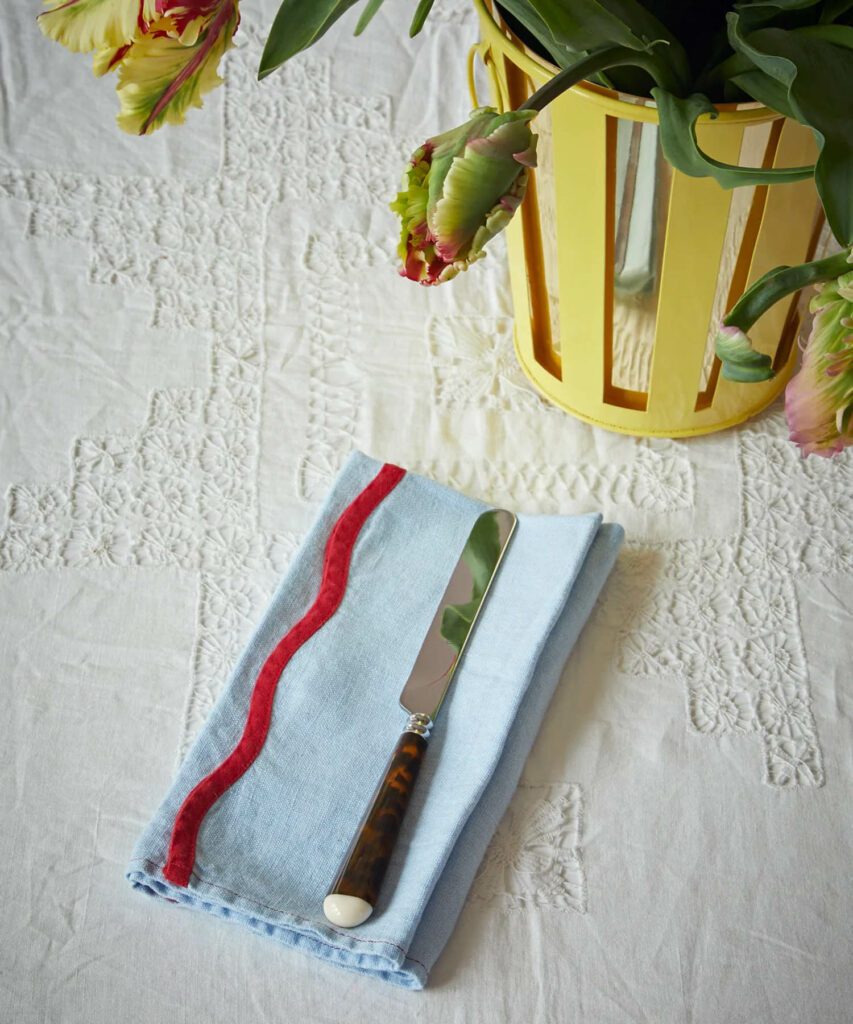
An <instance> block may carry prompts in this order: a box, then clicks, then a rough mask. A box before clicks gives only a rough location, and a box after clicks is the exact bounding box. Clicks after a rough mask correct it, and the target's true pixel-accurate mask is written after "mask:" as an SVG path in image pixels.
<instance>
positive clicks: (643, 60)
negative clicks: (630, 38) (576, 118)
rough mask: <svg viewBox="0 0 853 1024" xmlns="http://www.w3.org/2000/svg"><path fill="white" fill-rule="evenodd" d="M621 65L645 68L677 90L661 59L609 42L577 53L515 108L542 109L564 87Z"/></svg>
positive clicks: (565, 88)
mask: <svg viewBox="0 0 853 1024" xmlns="http://www.w3.org/2000/svg"><path fill="white" fill-rule="evenodd" d="M625 65H632V66H634V67H640V68H643V69H644V70H645V71H648V73H649V74H650V75H651V76H652V78H654V80H655V82H657V84H658V85H659V86H661V87H662V88H664V89H666V90H667V91H668V92H673V93H675V94H676V95H678V94H679V93H680V92H681V88H680V83H679V82H678V80H677V79H676V78H675V77H674V76H673V75H672V74H671V73H670V71H669V69H668V68H667V67H666V66H665V65H664V64H663V63H662V62H661V61H658V60H656V59H655V58H654V57H653V56H652V55H651V54H650V53H647V52H645V51H643V50H632V49H630V48H629V47H627V46H610V47H608V48H607V49H606V50H597V51H596V52H595V53H591V54H589V55H588V56H586V57H581V59H580V60H579V61H576V62H575V63H574V64H571V65H570V66H569V67H567V68H563V70H562V71H560V72H559V73H558V74H556V75H554V77H553V78H552V79H551V80H550V81H548V82H546V83H545V84H544V85H543V86H542V87H541V89H537V90H536V92H535V93H533V95H532V96H531V97H530V98H529V99H527V100H525V101H524V103H522V104H521V106H520V107H519V108H518V109H519V110H536V111H540V110H543V109H544V108H545V107H546V106H547V105H548V104H549V103H550V102H551V101H552V100H555V99H556V98H557V97H558V96H559V95H560V94H561V93H564V92H565V91H566V90H567V89H571V87H572V86H573V85H577V84H578V82H582V81H583V80H584V79H586V78H590V77H591V76H592V75H595V74H598V72H600V71H606V70H607V69H608V68H618V67H624V66H625Z"/></svg>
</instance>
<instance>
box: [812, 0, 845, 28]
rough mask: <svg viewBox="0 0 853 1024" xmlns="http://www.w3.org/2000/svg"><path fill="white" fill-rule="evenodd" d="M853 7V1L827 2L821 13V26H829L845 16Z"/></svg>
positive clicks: (833, 0)
mask: <svg viewBox="0 0 853 1024" xmlns="http://www.w3.org/2000/svg"><path fill="white" fill-rule="evenodd" d="M851 7H853V0H826V2H825V3H824V5H823V10H822V11H821V12H820V21H821V24H822V25H824V24H828V23H830V22H833V21H835V20H836V19H837V18H840V17H842V16H843V15H845V14H846V13H847V12H848V11H849V10H850V8H851Z"/></svg>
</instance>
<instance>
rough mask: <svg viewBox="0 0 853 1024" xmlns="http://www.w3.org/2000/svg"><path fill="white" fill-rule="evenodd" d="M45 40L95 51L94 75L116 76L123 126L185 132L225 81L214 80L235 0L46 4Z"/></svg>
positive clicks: (140, 131) (232, 24) (235, 16)
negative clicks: (191, 116) (194, 112)
mask: <svg viewBox="0 0 853 1024" xmlns="http://www.w3.org/2000/svg"><path fill="white" fill-rule="evenodd" d="M47 3H48V6H49V9H48V10H46V11H44V12H43V13H42V14H40V15H39V19H38V22H39V25H40V26H41V30H42V32H44V34H45V35H46V36H48V38H50V39H53V40H55V41H56V42H58V43H61V44H62V45H63V46H66V47H67V48H68V49H69V50H73V51H74V52H77V53H80V52H84V53H86V52H90V51H92V50H94V51H95V56H94V72H95V74H96V75H103V74H106V73H107V72H108V71H115V70H118V85H117V86H116V92H117V93H118V96H119V100H120V101H121V112H120V113H119V115H118V124H119V127H120V128H122V129H123V130H124V131H126V132H130V133H132V134H134V135H147V134H149V133H150V132H152V131H154V130H155V129H156V128H159V127H160V126H161V125H162V124H166V123H169V124H183V122H184V120H185V119H186V114H187V111H188V110H189V109H190V108H191V107H200V106H201V105H202V96H203V95H204V94H205V93H207V92H209V91H210V90H211V89H212V88H214V86H216V85H219V83H220V82H221V81H222V79H221V78H220V77H219V75H218V74H217V73H216V69H217V66H218V64H219V60H220V58H221V57H222V55H223V53H225V51H226V50H228V49H229V48H230V47H231V45H232V39H233V36H234V33H235V32H236V30H237V25H238V23H239V21H240V15H239V12H238V0H47Z"/></svg>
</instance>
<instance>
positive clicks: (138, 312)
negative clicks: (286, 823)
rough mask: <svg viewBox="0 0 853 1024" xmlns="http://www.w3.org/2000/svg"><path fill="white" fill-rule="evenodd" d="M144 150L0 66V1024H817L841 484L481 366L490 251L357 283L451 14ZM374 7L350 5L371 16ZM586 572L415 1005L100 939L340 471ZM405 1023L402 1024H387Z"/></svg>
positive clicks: (123, 930)
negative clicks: (587, 610) (566, 533)
mask: <svg viewBox="0 0 853 1024" xmlns="http://www.w3.org/2000/svg"><path fill="white" fill-rule="evenodd" d="M274 7H275V5H274V3H268V2H266V0H264V2H263V3H246V4H244V5H242V11H243V22H242V24H241V27H240V30H239V33H238V36H237V41H238V43H239V44H240V45H239V47H238V49H237V50H235V51H234V52H232V53H230V54H229V55H228V57H227V58H226V61H225V63H224V67H223V71H224V74H225V77H226V79H227V81H226V84H225V86H223V87H222V88H221V89H220V90H218V92H216V93H213V94H211V96H210V97H209V98H208V100H207V101H206V104H205V107H204V109H203V110H201V111H193V112H192V113H191V114H190V117H189V120H188V123H187V124H186V125H184V126H183V127H181V128H177V129H165V130H163V131H161V132H159V133H158V134H157V135H155V136H153V137H151V138H146V139H134V138H130V137H128V136H124V135H122V134H121V133H119V132H118V130H117V129H116V128H115V127H114V124H113V117H114V113H115V109H116V100H115V97H114V94H113V92H112V89H111V85H112V83H111V82H109V81H108V80H105V79H101V80H95V79H93V78H91V76H90V73H89V71H88V68H87V60H86V58H84V57H80V56H75V55H72V54H69V53H67V52H65V51H63V50H61V49H60V48H59V47H57V46H56V45H54V44H51V43H49V42H48V41H46V40H44V39H43V38H42V37H41V35H40V34H39V32H38V29H37V27H36V26H35V24H34V21H33V19H34V16H35V14H36V11H37V7H36V5H35V4H30V5H23V4H19V5H12V6H10V8H9V10H8V11H6V12H5V14H4V32H3V35H2V37H0V83H1V84H2V90H3V104H2V107H0V232H2V238H3V242H4V245H3V254H2V256H1V257H0V311H1V312H0V352H2V374H0V418H1V419H2V429H0V477H2V494H3V502H4V506H5V507H4V509H3V513H2V520H0V604H2V613H0V614H2V620H0V621H2V634H0V666H2V671H0V680H2V684H0V700H2V714H3V719H4V722H5V726H4V730H5V731H4V738H5V742H4V752H5V757H4V761H3V769H2V773H0V792H2V798H0V799H2V813H3V828H2V829H0V860H2V864H3V870H2V880H3V881H2V890H1V891H2V896H3V903H4V910H5V922H4V924H5V926H4V929H3V936H2V939H0V980H1V981H2V984H0V1019H2V1020H13V1021H15V1022H24V1024H28V1022H31V1021H32V1022H35V1021H40V1022H42V1021H50V1022H54V1021H56V1022H62V1024H76V1022H81V1024H82V1022H85V1024H107V1022H109V1024H113V1022H115V1021H124V1020H128V1021H131V1020H146V1021H151V1022H161V1021H163V1022H166V1021H169V1022H172V1021H174V1020H176V1019H186V1020H194V1021H195V1020H199V1021H209V1022H216V1021H228V1022H229V1024H244V1022H245V1024H248V1022H250V1021H251V1022H256V1021H263V1020H282V1019H287V1020H292V1019H293V1020H304V1021H306V1022H315V1021H317V1022H319V1021H330V1020H337V1019H340V1016H341V1013H342V1008H345V1009H346V1012H347V1016H348V1018H349V1019H352V1020H353V1021H354V1022H362V1021H364V1022H368V1021H371V1022H372V1021H374V1020H376V1019H377V1018H378V1017H383V1018H385V1019H391V1020H399V1019H401V1018H402V1017H403V1016H404V1015H408V1014H414V1015H415V1016H416V1017H417V1016H419V1017H420V1018H421V1019H424V1020H428V1021H442V1024H462V1022H465V1024H468V1022H472V1021H494V1020H536V1021H539V1020H542V1021H552V1020H553V1021H564V1020H565V1021H567V1020H588V1021H594V1022H596V1024H608V1022H614V1024H616V1022H618V1024H621V1022H628V1021H630V1022H635V1021H636V1022H640V1021H654V1022H655V1024H660V1022H671V1021H672V1022H681V1021H691V1022H702V1024H705V1022H707V1024H718V1022H720V1021H727V1022H728V1021H749V1022H757V1021H760V1022H773V1024H776V1022H791V1024H794V1022H802V1021H811V1020H820V1021H822V1022H827V1024H835V1022H839V1024H840V1022H842V1021H848V1020H849V1019H850V1017H851V1010H850V1007H851V1006H853V972H851V971H850V963H851V954H853V925H851V922H853V905H851V904H853V899H851V884H850V849H851V840H853V820H851V811H850V807H851V782H853V753H851V752H852V751H853V744H851V738H853V737H851V716H853V700H852V699H851V681H850V672H849V665H850V655H851V639H850V637H851V635H853V630H851V626H853V615H851V610H850V609H851V608H853V541H851V537H850V529H849V520H850V508H851V496H853V471H851V462H850V458H849V456H848V455H847V454H845V455H843V456H841V457H840V458H839V459H837V460H835V461H823V460H820V461H818V460H816V459H815V458H810V459H808V460H802V459H801V458H800V457H799V456H798V454H797V453H796V451H795V450H794V448H793V447H792V446H791V445H790V444H789V442H788V441H787V440H786V437H787V431H786V429H785V425H784V419H783V416H782V409H781V403H777V404H776V405H775V406H774V407H773V408H772V409H770V410H769V411H768V412H767V413H765V414H763V415H762V416H760V417H758V418H757V419H755V420H754V421H752V422H751V423H750V424H748V425H746V426H744V427H741V428H738V429H736V430H732V431H727V432H725V433H722V434H720V435H716V436H711V437H708V438H700V439H696V440H692V441H689V442H675V441H643V440H636V439H631V438H626V437H619V436H616V435H612V434H607V433H604V432H602V431H599V430H595V429H592V428H590V427H587V426H585V425H583V424H581V423H578V422H576V421H574V420H573V419H571V418H570V417H568V416H565V415H564V414H562V413H561V412H559V411H558V410H556V409H553V408H551V407H549V406H548V405H547V404H546V403H545V402H543V401H542V400H540V399H539V398H538V397H537V395H536V394H535V393H534V391H533V390H532V388H531V387H530V386H529V385H528V384H527V382H526V380H525V378H524V377H523V376H522V375H521V373H520V371H519V370H518V369H517V367H516V365H515V361H514V356H513V353H512V338H511V331H512V319H511V308H510V305H509V296H508V287H507V277H506V266H505V261H504V259H503V254H502V247H501V244H500V242H499V241H498V243H497V244H495V245H492V247H491V251H490V253H489V255H488V257H487V259H485V260H484V261H482V263H480V264H478V265H477V266H476V267H474V268H472V270H471V271H469V272H468V273H466V274H464V275H462V276H460V277H459V278H458V279H457V280H455V281H454V282H452V283H450V284H448V285H447V286H442V287H440V288H436V289H421V288H417V287H416V286H414V285H412V284H411V283H409V282H407V281H404V280H402V279H400V278H398V277H397V275H396V274H395V272H394V266H393V258H394V257H393V253H394V247H395V242H396V237H395V236H396V225H395V221H394V218H393V216H392V215H391V214H390V212H388V210H387V207H386V203H387V201H388V199H389V198H392V197H393V195H394V192H395V190H396V188H397V185H398V181H399V175H400V171H401V169H402V167H403V163H404V160H405V159H406V157H407V155H408V153H409V152H410V151H411V150H412V149H413V148H414V147H415V146H416V145H417V144H419V143H420V142H422V141H423V139H424V138H426V137H427V136H428V135H431V134H434V133H435V132H436V131H438V130H440V129H444V128H447V127H449V126H451V125H453V124H455V123H458V122H459V121H461V120H462V119H463V118H464V117H465V116H466V115H467V112H468V106H469V102H468V98H467V92H466V88H465V58H466V54H467V50H468V47H469V46H470V44H471V43H472V42H474V41H475V39H476V34H477V29H476V23H475V19H474V18H473V15H472V12H471V11H470V10H469V8H468V6H467V5H466V4H465V3H458V4H453V3H451V2H449V0H438V3H437V4H436V9H435V12H434V14H433V16H432V17H431V19H430V21H429V22H428V23H427V28H426V30H425V32H424V33H423V34H422V35H421V36H420V37H418V38H417V39H416V40H414V41H412V40H409V39H408V38H407V36H406V33H405V28H406V17H407V16H408V15H409V14H410V13H411V11H410V10H409V8H408V6H406V5H401V4H393V3H390V2H389V3H388V4H386V5H385V7H383V9H382V11H381V12H380V14H379V15H378V16H377V19H376V21H375V22H374V24H373V25H371V27H370V29H369V30H368V32H367V33H366V34H365V35H364V36H362V37H361V38H360V39H357V40H353V39H352V38H351V36H350V34H349V33H350V31H351V29H352V28H353V26H354V21H355V18H354V17H353V12H350V14H349V15H347V16H346V17H345V18H344V19H342V21H341V22H340V24H339V25H337V26H336V27H335V28H334V29H333V30H332V31H331V32H330V34H329V36H328V37H327V38H326V39H324V40H323V41H322V43H321V44H320V45H319V46H318V47H316V48H315V49H313V50H312V51H310V52H309V53H308V54H305V55H302V56H300V57H298V58H297V59H295V60H294V61H293V62H292V63H291V64H290V65H289V66H288V67H287V68H285V69H283V71H282V72H280V73H276V74H275V75H273V76H271V77H270V78H268V79H267V80H265V81H264V82H263V83H260V84H259V83H257V81H256V80H255V70H256V67H257V64H258V59H259V56H260V51H261V48H262V43H263V37H264V34H265V32H266V30H267V27H268V26H269V24H270V23H271V20H272V17H273V14H274ZM386 8H387V10H386ZM355 447H358V448H360V449H362V450H364V451H366V452H368V453H369V454H370V455H372V456H373V457H375V458H377V459H381V460H387V461H391V462H396V463H398V464H401V465H405V466H406V467H408V468H410V469H412V470H414V471H416V472H420V473H422V474H424V475H426V476H429V477H432V478H434V479H436V480H438V481H440V482H442V483H447V484H449V485H451V486H453V487H455V488H457V489H458V490H461V491H462V492H464V493H468V494H471V495H472V496H474V497H477V498H481V499H485V500H487V501H489V502H491V503H495V504H503V505H507V506H508V507H511V508H514V509H518V510H520V511H522V512H530V513H561V514H574V513H584V512H589V511H601V512H603V514H604V517H605V518H606V519H609V520H611V521H616V522H620V523H622V524H623V525H624V526H625V528H626V533H627V543H626V545H625V547H624V548H623V551H622V553H621V554H620V556H619V559H618V562H617V566H616V568H615V570H614V572H613V574H612V576H611V579H610V581H609V582H608V584H607V586H606V588H605V591H604V593H603V595H602V599H601V600H600V602H599V604H598V607H597V609H596V610H595V611H594V612H593V616H592V618H591V620H590V622H589V623H588V625H587V627H586V630H585V632H584V634H583V636H582V637H581V640H580V642H579V644H578V646H577V647H576V649H575V651H574V653H573V655H572V657H571V659H570V661H569V664H568V666H567V669H566V671H565V673H564V676H563V679H562V682H561V684H560V685H559V687H558V689H557V694H556V697H555V699H554V701H553V702H552V704H551V707H550V709H549V712H548V714H547V716H546V719H545V722H544V725H543V727H542V730H541V732H540V734H539V736H538V739H537V741H536V744H535V745H534V747H533V751H532V753H531V756H530V758H529V759H528V761H527V764H526V767H525V770H524V773H523V775H522V780H521V785H520V788H519V790H518V792H517V794H516V796H515V798H514V799H513V802H512V803H511V805H510V808H509V811H508V813H507V814H506V815H505V817H504V819H503V821H502V823H501V825H500V827H499V829H498V832H497V834H496V836H495V838H494V841H493V842H492V844H491V847H490V849H489V851H488V853H487V855H486V857H485V859H484V861H483V864H482V867H481V869H480V872H479V876H478V878H477V880H476V881H475V884H474V888H473V890H472V892H471V893H470V896H469V899H468V903H467V905H466V907H465V909H464V911H463V913H462V915H461V918H460V920H459V923H458V925H457V927H456V929H455V931H454V933H453V935H452V937H451V939H450V942H449V943H448V945H447V947H446V948H445V951H444V953H443V955H442V956H441V957H440V958H439V960H438V962H437V963H436V965H435V968H434V969H433V971H432V973H431V975H430V982H429V985H428V987H427V988H426V989H425V990H424V991H423V992H420V993H406V992H401V991H396V990H394V989H391V988H390V987H388V986H379V985H377V983H376V982H375V981H371V980H370V979H367V978H360V977H354V976H350V975H346V974H344V973H343V972H337V971H335V970H334V969H333V968H331V967H329V966H327V965H324V964H321V963H319V962H318V963H314V962H312V961H310V960H308V959H306V958H305V957H303V956H301V955H299V954H298V953H296V952H291V951H288V950H283V949H281V948H280V947H278V946H277V945H276V944H274V943H272V942H268V941H265V940H264V939H262V938H259V937H258V936H255V935H252V934H248V933H247V934H245V935H243V934H241V933H240V932H239V930H238V929H234V928H227V927H224V926H223V925H222V924H221V922H218V921H216V920H213V919H210V920H208V919H207V918H206V917H205V916H204V915H192V914H180V913H176V912H175V911H174V909H173V908H171V907H167V906H160V905H158V904H157V903H156V901H150V902H149V901H145V900H141V899H140V898H139V897H138V896H136V895H135V894H134V893H133V892H132V891H131V890H130V888H129V887H128V886H127V884H126V882H125V880H124V867H125V864H126V862H127V858H128V856H129V854H130V851H131V849H132V847H133V844H134V842H135V840H136V838H137V837H138V835H139V833H140V831H141V830H142V828H143V827H144V825H145V823H146V822H147V821H148V820H149V819H150V817H151V815H152V813H153V811H154V810H155V808H156V807H157V804H158V802H159V800H160V798H161V796H162V794H163V793H164V792H165V791H166V790H167V789H168V787H169V785H170V781H171V779H172V778H173V776H174V773H175V770H176V767H177V764H178V763H179V761H180V759H181V758H182V757H183V756H184V754H185V753H186V751H187V750H188V748H189V745H190V744H191V742H192V740H193V738H194V737H195V736H196V735H197V734H198V730H199V728H200V726H201V724H202V722H203V721H204V720H205V718H206V716H207V713H208V712H209V710H210V708H211V706H212V704H213V701H214V700H215V698H216V695H217V694H218V692H219V691H220V689H221V687H222V685H223V684H224V682H225V680H226V679H227V677H228V675H229V673H230V671H231V670H232V669H233V666H234V664H235V663H236V661H237V658H238V657H239V654H240V651H241V650H242V649H243V647H244V646H245V644H246V641H247V639H248V637H249V636H250V635H251V634H252V632H253V629H254V628H255V626H256V625H257V623H258V622H259V621H260V618H261V615H262V613H263V610H264V608H265V607H266V606H267V605H268V603H269V600H270V597H271V595H272V593H273V590H274V588H275V585H276V583H277V581H278V579H279V578H280V576H281V573H282V571H283V570H284V569H285V568H286V566H287V565H288V564H289V561H290V559H291V557H292V554H293V552H294V551H295V548H296V545H297V544H298V542H299V541H300V540H301V538H302V536H303V534H304V532H305V531H306V530H307V529H308V526H309V525H310V523H311V522H312V520H313V518H314V516H315V514H316V510H317V508H318V505H319V502H320V500H321V499H322V497H323V496H324V495H325V493H326V492H327V491H328V488H329V485H330V483H331V481H332V479H333V478H334V475H335V473H336V472H337V471H338V469H339V468H340V466H341V465H342V464H343V462H344V460H345V458H346V456H347V454H348V453H349V452H350V451H351V450H352V449H353V448H355ZM414 1001H416V1002H414Z"/></svg>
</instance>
